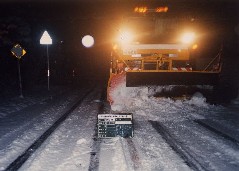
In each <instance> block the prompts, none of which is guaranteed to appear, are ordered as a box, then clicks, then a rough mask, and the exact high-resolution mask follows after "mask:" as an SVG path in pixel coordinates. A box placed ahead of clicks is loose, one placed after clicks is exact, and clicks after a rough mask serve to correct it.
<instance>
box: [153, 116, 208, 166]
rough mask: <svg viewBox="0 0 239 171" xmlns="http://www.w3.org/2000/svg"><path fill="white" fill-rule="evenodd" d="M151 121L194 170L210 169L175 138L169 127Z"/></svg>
mask: <svg viewBox="0 0 239 171" xmlns="http://www.w3.org/2000/svg"><path fill="white" fill-rule="evenodd" d="M149 123H150V124H151V125H152V127H153V128H154V129H155V130H156V131H157V132H158V133H159V134H160V135H161V136H162V138H163V139H164V140H165V141H166V142H167V144H168V145H169V146H170V147H171V148H172V149H173V150H174V151H175V152H176V153H177V154H178V155H179V156H180V157H181V158H182V159H183V160H184V162H185V163H186V164H187V165H188V166H189V167H190V168H191V169H192V170H196V171H206V170H208V169H207V168H206V167H205V166H204V165H203V164H202V163H200V162H199V161H198V160H197V159H196V158H195V157H194V156H193V155H192V154H191V153H190V152H189V151H188V150H187V149H186V148H185V147H184V146H183V144H181V143H180V142H179V141H177V140H176V139H175V138H174V136H173V135H172V134H171V133H170V132H169V131H168V130H167V128H166V127H165V126H164V125H163V124H162V123H160V122H158V121H152V120H149Z"/></svg>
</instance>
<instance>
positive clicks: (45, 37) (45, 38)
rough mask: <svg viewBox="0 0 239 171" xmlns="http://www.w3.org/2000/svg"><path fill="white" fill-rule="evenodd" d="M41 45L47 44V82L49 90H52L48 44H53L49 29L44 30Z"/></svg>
mask: <svg viewBox="0 0 239 171" xmlns="http://www.w3.org/2000/svg"><path fill="white" fill-rule="evenodd" d="M40 44H41V45H46V53H47V78H48V79H47V83H48V90H50V65H49V55H48V45H51V44H52V39H51V36H50V35H49V34H48V32H47V31H44V33H43V34H42V36H41V39H40Z"/></svg>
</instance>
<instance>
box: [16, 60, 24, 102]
mask: <svg viewBox="0 0 239 171" xmlns="http://www.w3.org/2000/svg"><path fill="white" fill-rule="evenodd" d="M17 66H18V78H19V88H20V97H21V98H23V94H22V77H21V66H20V59H18V65H17Z"/></svg>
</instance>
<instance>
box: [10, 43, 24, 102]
mask: <svg viewBox="0 0 239 171" xmlns="http://www.w3.org/2000/svg"><path fill="white" fill-rule="evenodd" d="M11 52H12V54H13V55H14V56H15V57H16V58H17V60H18V63H17V68H18V78H19V89H20V97H21V98H23V94H22V77H21V65H20V59H21V57H22V56H23V55H25V54H26V51H25V50H24V49H23V48H22V47H21V46H20V45H19V44H16V45H15V46H14V47H13V48H12V50H11Z"/></svg>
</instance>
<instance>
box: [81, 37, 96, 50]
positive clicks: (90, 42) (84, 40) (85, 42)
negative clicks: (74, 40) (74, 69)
mask: <svg viewBox="0 0 239 171" xmlns="http://www.w3.org/2000/svg"><path fill="white" fill-rule="evenodd" d="M81 43H82V44H83V46H85V47H86V48H90V47H92V46H93V45H94V43H95V41H94V38H93V37H92V36H91V35H86V36H84V37H83V38H82V40H81Z"/></svg>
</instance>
